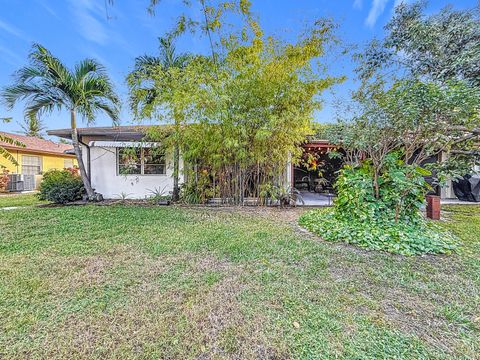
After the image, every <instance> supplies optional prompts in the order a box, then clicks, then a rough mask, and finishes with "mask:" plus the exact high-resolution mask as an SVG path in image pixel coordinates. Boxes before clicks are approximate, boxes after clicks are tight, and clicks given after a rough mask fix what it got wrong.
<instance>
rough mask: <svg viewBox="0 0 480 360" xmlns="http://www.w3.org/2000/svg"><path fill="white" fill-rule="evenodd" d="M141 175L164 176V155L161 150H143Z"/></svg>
mask: <svg viewBox="0 0 480 360" xmlns="http://www.w3.org/2000/svg"><path fill="white" fill-rule="evenodd" d="M143 173H144V174H165V173H166V169H165V154H164V153H163V151H162V150H161V149H155V148H145V149H143Z"/></svg>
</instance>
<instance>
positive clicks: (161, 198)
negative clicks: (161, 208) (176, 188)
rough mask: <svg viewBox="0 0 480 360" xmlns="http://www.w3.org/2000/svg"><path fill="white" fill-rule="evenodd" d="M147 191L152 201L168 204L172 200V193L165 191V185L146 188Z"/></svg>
mask: <svg viewBox="0 0 480 360" xmlns="http://www.w3.org/2000/svg"><path fill="white" fill-rule="evenodd" d="M148 191H149V192H150V194H151V196H150V197H149V200H150V201H153V202H154V203H161V202H166V203H167V204H169V203H170V201H171V200H172V195H171V194H169V193H168V192H167V187H166V186H164V187H163V188H160V187H155V188H153V189H148Z"/></svg>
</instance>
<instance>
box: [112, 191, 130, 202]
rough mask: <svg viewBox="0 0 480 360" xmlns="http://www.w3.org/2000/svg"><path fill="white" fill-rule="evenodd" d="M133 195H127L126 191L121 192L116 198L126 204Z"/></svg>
mask: <svg viewBox="0 0 480 360" xmlns="http://www.w3.org/2000/svg"><path fill="white" fill-rule="evenodd" d="M131 195H132V194H131V193H126V192H124V191H122V192H120V193H119V194H115V195H114V196H115V198H116V199H118V200H119V201H120V202H121V203H124V202H126V201H127V200H128V198H129V197H130V196H131Z"/></svg>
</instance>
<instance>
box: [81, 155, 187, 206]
mask: <svg viewBox="0 0 480 360" xmlns="http://www.w3.org/2000/svg"><path fill="white" fill-rule="evenodd" d="M90 164H91V181H92V186H93V188H94V189H95V191H96V192H98V193H100V194H102V195H103V197H104V198H105V199H115V198H119V197H120V194H121V193H125V194H128V198H129V199H144V198H146V197H150V196H152V193H151V191H150V190H154V189H155V188H157V189H158V188H159V189H160V190H163V189H164V188H165V190H164V191H165V193H166V195H167V194H168V193H170V192H172V191H173V177H172V174H173V161H172V157H171V154H167V157H166V165H167V170H166V174H165V175H118V174H117V155H116V149H115V148H111V147H105V148H103V147H95V146H92V147H90ZM182 169H183V162H182V161H181V160H180V184H181V183H182V182H183V175H182Z"/></svg>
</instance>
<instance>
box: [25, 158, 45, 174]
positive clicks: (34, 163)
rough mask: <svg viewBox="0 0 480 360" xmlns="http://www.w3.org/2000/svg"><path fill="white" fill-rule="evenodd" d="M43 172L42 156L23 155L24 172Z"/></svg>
mask: <svg viewBox="0 0 480 360" xmlns="http://www.w3.org/2000/svg"><path fill="white" fill-rule="evenodd" d="M41 172H42V159H41V158H40V156H28V155H22V174H24V175H39V174H40V173H41Z"/></svg>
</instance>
